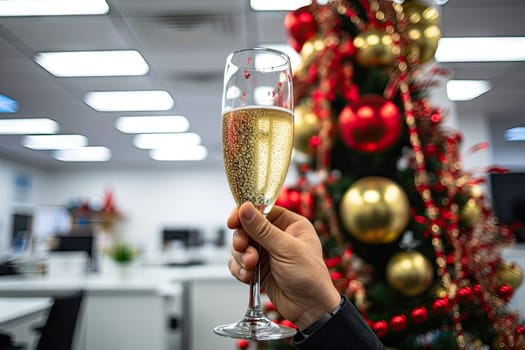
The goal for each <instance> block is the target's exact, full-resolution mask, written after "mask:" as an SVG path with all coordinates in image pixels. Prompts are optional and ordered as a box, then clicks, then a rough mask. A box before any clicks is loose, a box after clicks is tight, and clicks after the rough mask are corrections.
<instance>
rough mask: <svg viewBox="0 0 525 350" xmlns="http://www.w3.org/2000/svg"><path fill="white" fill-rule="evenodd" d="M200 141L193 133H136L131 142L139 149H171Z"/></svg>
mask: <svg viewBox="0 0 525 350" xmlns="http://www.w3.org/2000/svg"><path fill="white" fill-rule="evenodd" d="M200 143H201V137H200V136H199V135H198V134H195V133H191V132H189V133H179V134H138V135H136V136H135V138H134V140H133V144H134V145H135V146H136V147H138V148H141V149H155V148H164V149H173V148H185V147H187V146H195V145H199V144H200Z"/></svg>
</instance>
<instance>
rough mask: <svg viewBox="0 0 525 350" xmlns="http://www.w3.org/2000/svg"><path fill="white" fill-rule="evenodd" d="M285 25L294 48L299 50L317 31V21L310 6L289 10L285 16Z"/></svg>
mask: <svg viewBox="0 0 525 350" xmlns="http://www.w3.org/2000/svg"><path fill="white" fill-rule="evenodd" d="M284 27H285V28H286V30H287V32H288V34H290V36H291V39H290V42H292V43H293V44H294V45H293V46H294V49H295V50H296V51H297V52H299V51H301V48H302V46H303V44H304V43H305V42H306V41H307V40H309V39H311V38H313V37H314V36H315V34H316V33H317V22H316V20H315V17H314V15H313V13H312V12H311V11H310V8H309V6H303V7H300V8H298V9H297V10H295V11H292V12H288V14H287V15H286V17H285V18H284Z"/></svg>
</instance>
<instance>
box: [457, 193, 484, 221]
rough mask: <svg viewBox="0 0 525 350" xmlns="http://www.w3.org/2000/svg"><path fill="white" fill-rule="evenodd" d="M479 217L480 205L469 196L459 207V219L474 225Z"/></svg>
mask: <svg viewBox="0 0 525 350" xmlns="http://www.w3.org/2000/svg"><path fill="white" fill-rule="evenodd" d="M480 218H481V206H480V205H479V203H478V201H477V200H476V199H475V198H469V199H468V200H467V202H466V203H465V205H464V206H463V208H462V209H461V220H462V221H463V222H464V223H465V224H467V225H469V226H470V227H474V226H475V225H476V224H477V222H478V221H479V219H480Z"/></svg>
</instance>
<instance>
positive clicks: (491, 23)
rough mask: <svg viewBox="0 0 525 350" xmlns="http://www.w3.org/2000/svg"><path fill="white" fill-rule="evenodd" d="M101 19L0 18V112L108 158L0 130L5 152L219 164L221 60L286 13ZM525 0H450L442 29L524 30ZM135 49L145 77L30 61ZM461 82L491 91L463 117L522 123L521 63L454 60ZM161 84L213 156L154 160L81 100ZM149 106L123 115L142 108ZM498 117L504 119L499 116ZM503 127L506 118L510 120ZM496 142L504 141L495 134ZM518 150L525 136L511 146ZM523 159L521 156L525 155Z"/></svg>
mask: <svg viewBox="0 0 525 350" xmlns="http://www.w3.org/2000/svg"><path fill="white" fill-rule="evenodd" d="M108 3H109V4H110V7H111V10H110V12H109V14H107V15H101V16H73V17H61V16H54V17H21V18H8V17H3V18H2V17H0V94H4V95H7V96H9V97H11V98H14V99H15V100H17V101H18V103H19V110H18V111H17V112H16V113H9V114H0V118H13V117H51V118H52V119H54V120H56V121H57V122H58V123H59V124H60V132H61V133H75V134H83V135H85V136H86V137H87V138H88V139H89V144H90V145H94V146H106V147H108V148H110V149H111V151H112V159H111V160H110V161H109V162H106V163H88V164H86V163H67V162H60V161H57V160H55V159H53V158H52V157H51V156H50V154H49V152H46V151H33V150H29V149H27V148H24V147H23V146H21V145H20V139H21V137H20V136H10V135H9V136H8V135H0V158H6V159H11V160H16V161H19V162H23V163H28V164H31V165H33V166H37V167H43V168H48V169H58V170H59V169H71V168H76V167H87V166H88V167H106V168H109V167H131V168H132V167H141V168H149V167H184V166H210V165H211V166H216V165H220V164H222V163H221V162H222V157H221V154H220V95H221V79H222V71H223V64H224V59H225V57H226V55H227V54H228V53H229V52H230V51H232V50H233V49H238V48H242V47H249V46H256V45H259V44H261V43H265V44H267V43H275V44H281V43H285V42H286V33H285V30H284V25H283V20H284V16H285V15H286V13H285V12H253V11H252V10H251V9H250V7H249V1H248V0H221V1H216V0H148V1H144V0H109V1H108ZM523 18H525V2H524V1H522V0H492V1H490V0H449V2H448V4H447V5H445V6H444V7H443V9H442V31H443V36H450V37H457V36H494V35H497V36H525V25H524V24H523ZM105 49H107V50H110V49H137V50H139V51H140V52H141V53H142V55H143V56H144V58H145V59H146V61H147V62H148V63H149V65H150V72H149V74H148V75H146V76H143V77H111V78H55V77H53V76H52V75H50V74H49V73H48V72H46V71H45V70H43V69H42V68H40V67H39V66H38V65H37V64H35V63H34V62H33V60H32V59H33V56H34V54H35V53H36V52H38V51H73V50H105ZM446 67H449V68H452V69H453V70H454V72H455V73H454V77H455V78H458V79H488V80H490V81H491V83H492V85H493V87H494V88H493V90H492V91H490V92H489V93H487V94H485V95H483V96H482V97H480V98H478V99H476V100H474V101H471V102H461V103H457V109H458V114H459V118H461V117H462V115H465V116H468V117H469V118H472V117H476V116H480V117H481V116H484V115H486V116H489V117H490V119H491V120H498V125H499V126H500V127H502V128H503V127H504V126H505V125H507V124H508V125H509V126H515V125H514V124H516V123H519V122H522V123H523V122H524V116H525V115H524V113H523V110H524V108H525V84H524V83H523V82H524V81H525V62H513V63H462V64H449V65H447V66H446ZM128 89H132V90H139V89H165V90H168V91H169V92H170V93H171V95H172V96H173V97H174V99H175V106H174V107H173V109H172V110H171V111H168V112H153V113H147V114H148V115H165V114H168V113H169V114H183V115H186V116H187V117H188V119H189V120H190V125H191V126H190V131H192V132H196V133H198V134H200V135H201V137H202V143H203V145H204V146H206V147H207V149H208V152H209V155H208V158H207V159H206V160H205V161H200V162H157V161H154V160H152V159H150V158H149V156H148V152H147V151H145V150H140V149H138V148H136V147H134V146H133V143H132V140H133V136H132V135H128V134H123V133H121V132H119V131H118V130H116V129H115V127H114V122H115V120H116V118H117V117H118V116H120V115H123V114H122V113H113V112H111V113H108V112H104V113H101V112H95V111H94V110H93V109H91V108H90V107H89V106H87V105H86V104H84V103H83V102H82V98H83V96H84V94H85V93H86V92H89V91H93V90H128ZM138 114H143V113H126V115H138ZM499 121H501V122H499ZM504 124H505V125H504ZM492 142H494V143H495V144H494V147H497V148H498V149H501V147H506V146H507V145H506V144H505V143H503V142H501V144H496V143H498V142H499V139H498V137H496V138H494V137H493V140H492ZM512 147H522V148H523V151H525V142H522V143H518V144H517V143H514V144H513V145H512ZM524 158H525V157H524Z"/></svg>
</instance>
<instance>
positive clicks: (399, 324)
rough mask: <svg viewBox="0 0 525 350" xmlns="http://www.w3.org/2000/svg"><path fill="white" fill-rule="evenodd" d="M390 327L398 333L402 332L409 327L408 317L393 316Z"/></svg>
mask: <svg viewBox="0 0 525 350" xmlns="http://www.w3.org/2000/svg"><path fill="white" fill-rule="evenodd" d="M390 326H391V327H392V329H393V330H394V331H396V332H400V331H402V330H403V329H405V328H406V327H407V317H406V316H405V315H395V316H392V319H391V320H390Z"/></svg>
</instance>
